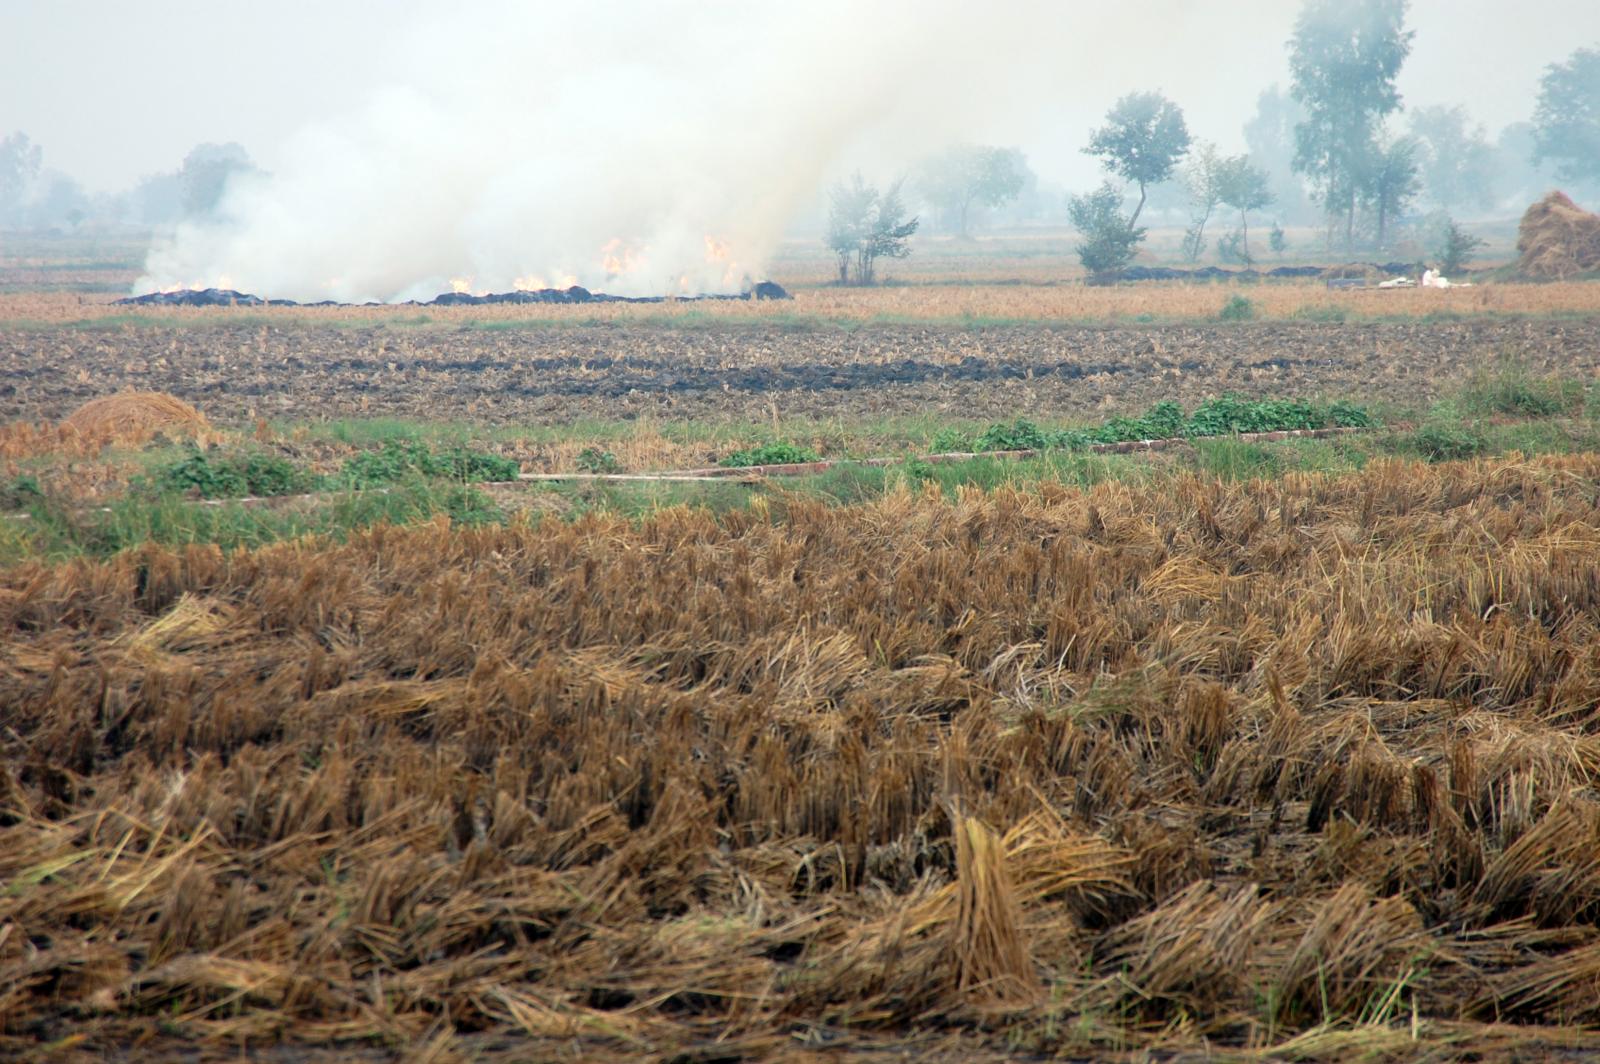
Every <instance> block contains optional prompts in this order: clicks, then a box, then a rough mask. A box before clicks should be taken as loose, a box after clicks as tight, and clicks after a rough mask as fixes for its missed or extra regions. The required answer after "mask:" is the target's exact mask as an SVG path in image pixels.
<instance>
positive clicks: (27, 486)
mask: <svg viewBox="0 0 1600 1064" xmlns="http://www.w3.org/2000/svg"><path fill="white" fill-rule="evenodd" d="M43 497H44V489H43V488H42V487H40V485H39V478H38V477H33V476H26V475H24V476H20V477H15V478H13V479H11V480H10V481H7V482H5V483H0V509H5V510H21V509H23V508H25V507H28V506H32V505H33V504H34V503H36V502H38V501H39V500H40V499H42V498H43Z"/></svg>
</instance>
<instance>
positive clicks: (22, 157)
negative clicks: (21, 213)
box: [0, 133, 44, 217]
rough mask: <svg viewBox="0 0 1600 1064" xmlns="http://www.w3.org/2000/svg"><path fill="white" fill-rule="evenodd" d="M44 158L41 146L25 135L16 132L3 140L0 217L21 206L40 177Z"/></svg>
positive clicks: (1, 142) (0, 141) (0, 159)
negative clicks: (30, 188) (29, 188)
mask: <svg viewBox="0 0 1600 1064" xmlns="http://www.w3.org/2000/svg"><path fill="white" fill-rule="evenodd" d="M43 158H44V153H43V151H41V150H40V148H39V145H37V144H35V143H33V142H32V141H31V140H29V139H28V135H27V134H26V133H13V134H11V135H10V136H9V137H7V138H6V139H5V140H0V217H4V216H5V215H7V214H10V213H11V212H13V211H15V210H17V209H18V208H19V207H21V206H22V200H23V196H24V195H25V194H26V193H27V191H28V187H29V186H30V185H32V184H33V180H34V178H36V177H38V176H39V164H40V163H41V161H42V160H43Z"/></svg>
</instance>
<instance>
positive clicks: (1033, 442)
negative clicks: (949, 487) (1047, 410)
mask: <svg viewBox="0 0 1600 1064" xmlns="http://www.w3.org/2000/svg"><path fill="white" fill-rule="evenodd" d="M1052 442H1053V440H1052V437H1051V435H1050V434H1049V433H1047V432H1045V430H1043V429H1041V428H1040V427H1039V426H1038V425H1035V424H1034V423H1033V422H1031V421H1029V420H1028V419H1027V418H1020V417H1019V418H1017V420H1015V421H1013V422H1012V423H1011V424H1009V425H1008V424H1006V423H1005V422H1003V421H1001V422H997V423H995V424H993V425H990V426H989V427H988V428H987V429H985V430H984V431H983V434H982V435H980V436H979V437H978V438H977V439H976V440H974V441H973V443H972V448H973V450H975V451H1036V450H1040V451H1042V450H1044V449H1045V448H1047V447H1050V446H1051V445H1052Z"/></svg>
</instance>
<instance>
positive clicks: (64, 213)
mask: <svg viewBox="0 0 1600 1064" xmlns="http://www.w3.org/2000/svg"><path fill="white" fill-rule="evenodd" d="M39 186H40V187H39V192H38V194H37V195H36V196H34V197H33V199H32V201H31V202H30V203H29V204H28V208H27V218H28V224H29V225H30V226H39V227H51V226H58V225H60V224H61V223H63V222H65V223H67V224H68V225H70V226H72V227H73V228H74V229H76V228H77V227H78V225H79V223H81V222H82V221H83V219H85V218H87V217H88V215H89V197H88V195H87V194H86V193H85V192H84V191H83V186H82V185H80V184H78V182H76V181H74V180H73V179H72V178H70V177H68V176H67V175H66V174H63V173H60V172H58V171H55V170H46V171H45V172H44V173H43V174H41V175H40V180H39Z"/></svg>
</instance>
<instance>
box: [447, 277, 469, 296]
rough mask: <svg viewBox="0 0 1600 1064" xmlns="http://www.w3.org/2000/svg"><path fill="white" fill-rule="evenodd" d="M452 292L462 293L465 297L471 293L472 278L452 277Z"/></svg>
mask: <svg viewBox="0 0 1600 1064" xmlns="http://www.w3.org/2000/svg"><path fill="white" fill-rule="evenodd" d="M450 291H452V292H460V293H461V294H463V295H465V294H467V293H468V292H471V291H472V278H470V277H452V278H450Z"/></svg>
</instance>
